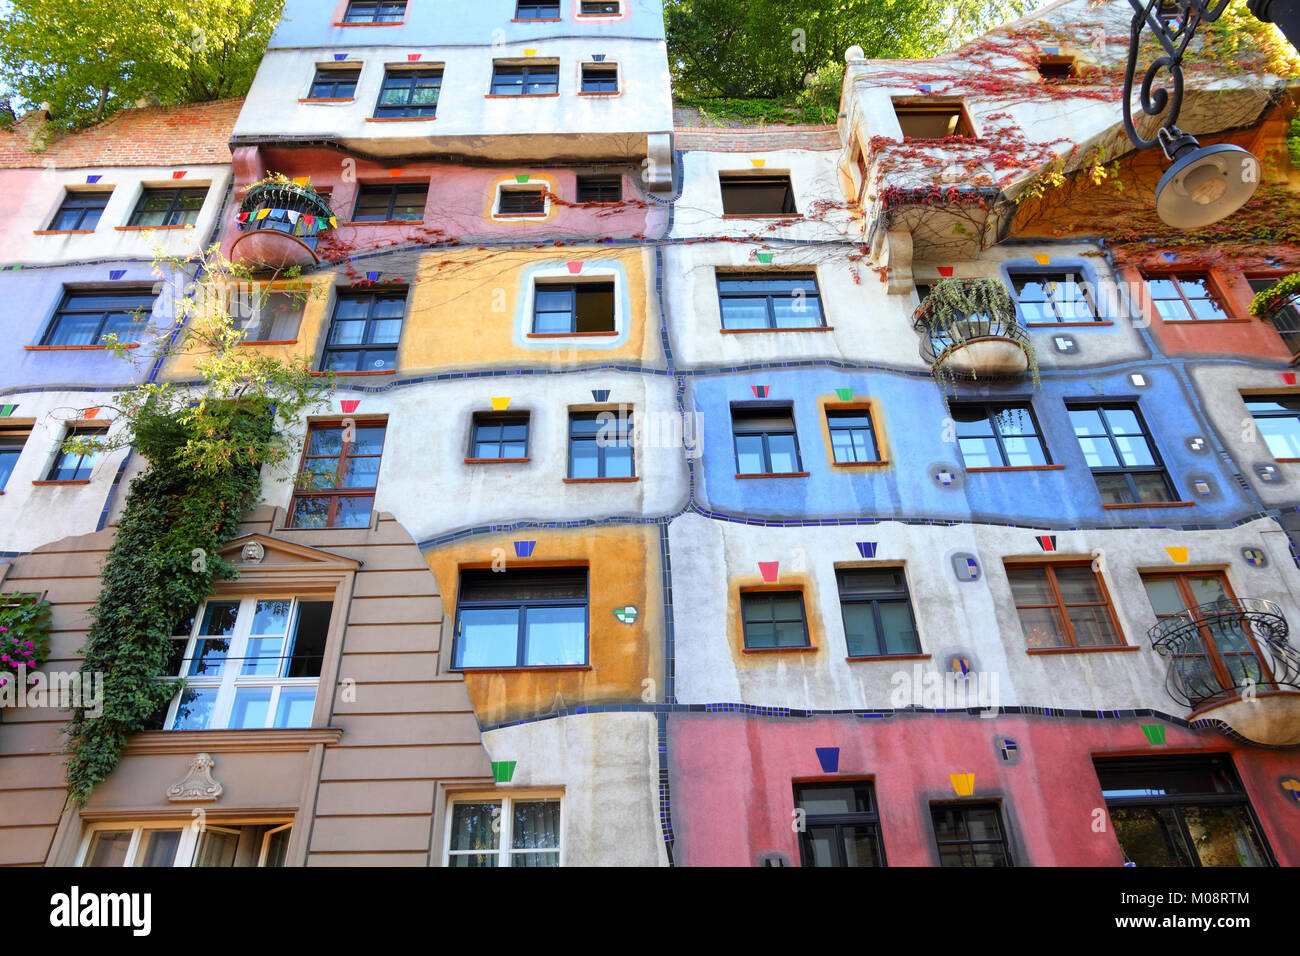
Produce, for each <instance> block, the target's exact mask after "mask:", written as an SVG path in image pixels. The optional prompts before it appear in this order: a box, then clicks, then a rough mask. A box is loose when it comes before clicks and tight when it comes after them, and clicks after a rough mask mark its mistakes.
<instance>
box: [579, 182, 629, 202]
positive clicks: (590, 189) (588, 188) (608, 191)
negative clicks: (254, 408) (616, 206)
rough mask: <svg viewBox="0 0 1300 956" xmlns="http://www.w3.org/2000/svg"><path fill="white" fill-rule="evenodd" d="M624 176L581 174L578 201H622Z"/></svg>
mask: <svg viewBox="0 0 1300 956" xmlns="http://www.w3.org/2000/svg"><path fill="white" fill-rule="evenodd" d="M622 201H623V177H621V176H579V177H578V202H605V203H609V202H622Z"/></svg>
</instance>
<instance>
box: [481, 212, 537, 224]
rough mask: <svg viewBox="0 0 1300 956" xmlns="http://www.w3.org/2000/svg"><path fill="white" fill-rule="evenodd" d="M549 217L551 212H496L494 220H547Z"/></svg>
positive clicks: (493, 215) (493, 216)
mask: <svg viewBox="0 0 1300 956" xmlns="http://www.w3.org/2000/svg"><path fill="white" fill-rule="evenodd" d="M549 215H550V213H549V212H506V213H501V212H494V213H493V214H492V218H493V219H494V220H496V221H498V222H509V221H510V220H512V219H545V218H547V217H548V216H549Z"/></svg>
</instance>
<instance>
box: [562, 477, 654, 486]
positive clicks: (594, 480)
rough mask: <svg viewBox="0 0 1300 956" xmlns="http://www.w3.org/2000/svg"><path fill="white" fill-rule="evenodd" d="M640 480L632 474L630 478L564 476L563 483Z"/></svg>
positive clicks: (612, 482) (597, 483) (582, 483)
mask: <svg viewBox="0 0 1300 956" xmlns="http://www.w3.org/2000/svg"><path fill="white" fill-rule="evenodd" d="M640 480H641V479H640V478H639V477H637V476H635V475H633V476H632V477H631V478H565V479H564V483H565V484H566V485H600V484H617V483H620V482H629V481H640Z"/></svg>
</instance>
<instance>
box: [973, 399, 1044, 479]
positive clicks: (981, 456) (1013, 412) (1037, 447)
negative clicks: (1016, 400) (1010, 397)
mask: <svg viewBox="0 0 1300 956" xmlns="http://www.w3.org/2000/svg"><path fill="white" fill-rule="evenodd" d="M949 411H950V412H951V414H952V418H953V423H954V427H955V430H956V433H957V445H958V447H959V448H960V449H961V456H962V460H963V461H965V463H966V467H967V468H968V469H970V468H1032V467H1035V466H1039V465H1050V464H1051V463H1052V460H1051V458H1050V457H1049V456H1048V454H1047V446H1046V445H1045V444H1044V443H1043V438H1042V435H1041V434H1040V432H1039V429H1038V421H1037V419H1035V418H1034V410H1033V408H1032V407H1030V406H1029V405H1002V404H987V403H977V402H953V403H951V405H949Z"/></svg>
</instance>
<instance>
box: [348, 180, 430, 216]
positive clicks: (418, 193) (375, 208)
mask: <svg viewBox="0 0 1300 956" xmlns="http://www.w3.org/2000/svg"><path fill="white" fill-rule="evenodd" d="M428 202H429V184H428V183H400V184H396V185H392V186H362V187H361V189H360V190H358V192H357V208H356V211H355V212H354V213H353V214H352V221H353V222H423V221H424V207H425V206H426V205H427V204H428Z"/></svg>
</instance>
